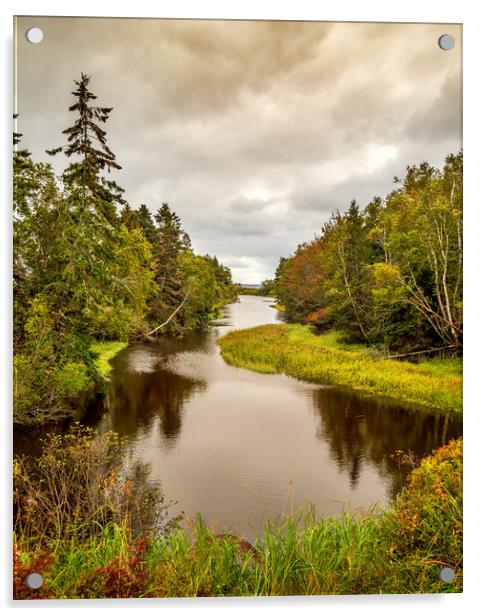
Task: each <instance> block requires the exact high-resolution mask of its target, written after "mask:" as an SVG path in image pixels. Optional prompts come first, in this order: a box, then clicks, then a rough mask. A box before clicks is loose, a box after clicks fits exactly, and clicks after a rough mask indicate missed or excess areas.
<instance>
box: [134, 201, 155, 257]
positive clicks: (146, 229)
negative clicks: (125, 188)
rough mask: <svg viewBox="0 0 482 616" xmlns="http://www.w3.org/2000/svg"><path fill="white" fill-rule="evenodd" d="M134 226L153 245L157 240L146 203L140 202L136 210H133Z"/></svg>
mask: <svg viewBox="0 0 482 616" xmlns="http://www.w3.org/2000/svg"><path fill="white" fill-rule="evenodd" d="M135 217H136V226H138V227H139V229H141V231H142V232H143V233H144V237H145V238H146V239H147V240H148V241H149V242H150V243H151V246H152V247H154V246H155V244H156V240H157V232H156V225H155V224H154V221H153V220H152V215H151V213H150V211H149V208H148V207H147V205H145V204H144V203H142V204H141V205H140V207H139V209H138V210H136V211H135Z"/></svg>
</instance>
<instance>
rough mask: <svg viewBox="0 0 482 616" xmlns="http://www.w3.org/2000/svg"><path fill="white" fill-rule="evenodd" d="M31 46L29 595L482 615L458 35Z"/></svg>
mask: <svg viewBox="0 0 482 616" xmlns="http://www.w3.org/2000/svg"><path fill="white" fill-rule="evenodd" d="M31 28H38V29H40V30H41V33H42V35H43V36H42V37H41V36H40V34H39V33H38V32H35V31H33V40H32V41H31V42H30V41H29V40H28V39H27V38H26V32H27V31H29V29H31ZM15 30H16V41H15V78H16V83H15V93H16V102H15V111H16V117H15V128H14V131H15V132H14V143H15V147H14V154H13V162H14V173H13V179H14V187H13V189H14V193H13V194H14V213H13V216H14V233H15V238H14V241H15V251H14V264H13V272H14V291H15V299H14V301H15V305H14V332H13V335H14V344H15V359H14V367H15V391H14V409H13V413H14V444H15V451H14V455H15V460H14V467H13V469H14V470H13V472H14V484H15V486H14V511H15V513H14V529H13V530H14V547H15V553H14V563H13V566H14V596H15V598H16V599H35V598H44V599H58V598H65V599H67V598H104V597H159V598H162V597H187V596H189V597H192V596H194V597H196V596H232V595H293V594H295V595H309V594H316V595H322V594H366V593H373V594H378V593H444V592H460V591H461V590H462V560H461V558H462V556H461V554H462V552H461V550H462V519H461V501H462V488H461V467H462V462H461V444H462V441H461V437H462V404H461V378H462V377H461V365H462V359H461V358H462V343H461V341H462V329H463V323H462V312H461V305H462V297H461V289H462V267H461V246H462V227H461V216H462V152H461V48H462V31H461V26H460V25H456V24H455V25H454V24H395V23H386V24H385V23H323V22H281V21H272V22H271V21H222V20H219V21H204V20H161V19H114V18H103V19H94V18H72V17H18V18H17V19H16V22H15ZM30 35H32V31H30ZM40 38H41V40H39V39H40ZM394 178H395V180H394Z"/></svg>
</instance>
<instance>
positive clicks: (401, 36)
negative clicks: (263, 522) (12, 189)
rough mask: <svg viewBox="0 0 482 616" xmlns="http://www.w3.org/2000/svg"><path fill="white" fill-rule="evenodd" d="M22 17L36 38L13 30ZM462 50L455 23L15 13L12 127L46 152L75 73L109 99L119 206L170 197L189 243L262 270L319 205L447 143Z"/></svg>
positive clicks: (454, 124)
mask: <svg viewBox="0 0 482 616" xmlns="http://www.w3.org/2000/svg"><path fill="white" fill-rule="evenodd" d="M31 26H38V27H40V28H42V30H43V32H44V40H43V41H42V43H40V44H38V45H31V44H30V43H28V42H27V41H26V40H25V36H24V34H25V31H26V30H27V29H28V28H29V27H31ZM444 33H450V34H452V35H453V36H454V38H455V42H456V44H455V48H454V49H453V50H452V51H448V52H444V51H442V50H440V48H439V47H438V45H437V40H438V37H439V36H440V35H441V34H444ZM460 50H461V28H460V26H457V25H426V24H367V23H323V22H266V21H265V22H261V21H260V22H250V21H230V22H226V21H190V20H172V21H170V20H147V19H111V18H109V19H92V18H29V17H22V18H19V19H18V22H17V101H16V104H17V111H18V112H19V113H20V118H19V121H18V129H19V130H20V132H22V133H23V134H24V140H23V144H24V145H25V146H26V147H28V148H29V149H30V150H31V151H32V152H33V155H34V158H35V159H36V160H45V159H46V158H47V156H46V155H45V153H44V150H45V149H46V148H51V147H54V146H57V145H61V144H62V143H63V142H64V141H63V136H62V135H61V132H62V130H63V129H64V128H66V127H67V126H70V125H71V123H72V117H69V116H72V114H69V112H68V111H67V108H68V106H69V104H71V101H72V97H71V95H70V92H71V90H72V86H73V80H74V79H76V78H78V77H79V76H80V72H81V71H83V72H84V73H87V74H88V75H90V76H91V78H92V80H91V89H92V91H93V92H94V93H95V94H97V95H98V102H99V104H101V105H106V106H112V107H114V111H113V112H112V114H111V119H110V120H109V124H108V126H107V130H108V136H109V143H110V146H111V148H112V150H113V151H114V152H115V153H116V155H117V159H118V162H119V163H120V164H121V165H122V167H123V170H122V172H120V174H119V175H118V176H116V179H117V181H118V182H119V183H120V184H121V185H122V186H123V187H124V188H125V190H126V198H127V199H128V201H129V202H130V204H131V205H132V206H134V207H137V206H138V205H139V204H140V203H146V204H147V205H148V206H149V208H150V209H151V210H152V211H153V212H154V211H155V210H156V209H157V208H158V207H159V205H160V204H161V202H163V201H167V202H169V204H170V205H171V206H172V207H173V209H174V210H175V211H176V212H177V213H178V214H179V215H180V217H181V219H182V221H183V224H184V227H185V229H186V230H187V231H188V233H189V234H190V236H191V239H192V242H193V247H194V249H195V250H196V252H199V253H202V254H204V253H210V254H215V255H217V256H218V257H219V258H220V260H221V261H222V262H223V263H225V264H226V265H228V266H230V267H231V269H232V271H233V276H234V279H235V280H236V281H239V282H244V283H259V282H260V281H261V280H263V279H264V278H268V277H272V276H273V273H274V269H275V268H276V265H277V262H278V259H279V257H280V256H281V255H284V256H287V255H289V254H290V253H292V252H293V250H294V249H295V248H296V246H297V244H298V243H300V242H303V241H305V240H309V239H311V238H312V237H313V235H314V234H315V233H317V232H318V231H319V229H320V227H321V225H322V223H323V222H324V221H325V220H326V219H327V218H328V217H329V215H330V212H331V211H333V210H335V209H340V210H344V209H346V208H347V207H348V205H349V203H350V200H351V199H353V198H356V199H357V201H358V202H359V203H360V204H361V205H365V204H366V203H367V202H368V201H369V200H370V199H371V198H372V197H373V196H374V195H381V196H383V195H385V194H386V193H387V192H388V191H389V190H391V188H392V186H393V184H392V180H393V176H394V175H398V176H401V175H403V173H404V170H405V167H406V165H407V164H412V163H418V162H421V161H423V160H428V161H429V162H430V163H432V164H434V165H441V164H443V159H444V157H445V156H446V154H448V153H449V152H454V151H457V150H459V149H460V147H461V52H460ZM53 161H54V162H55V164H56V169H57V170H58V171H60V170H61V169H62V167H63V165H64V161H62V160H61V159H60V158H55V159H53Z"/></svg>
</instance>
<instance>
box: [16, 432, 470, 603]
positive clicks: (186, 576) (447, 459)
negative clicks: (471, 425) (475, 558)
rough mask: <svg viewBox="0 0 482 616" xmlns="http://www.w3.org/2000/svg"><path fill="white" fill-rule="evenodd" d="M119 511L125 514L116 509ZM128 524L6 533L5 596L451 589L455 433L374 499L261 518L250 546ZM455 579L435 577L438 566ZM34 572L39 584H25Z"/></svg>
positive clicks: (455, 536) (458, 466)
mask: <svg viewBox="0 0 482 616" xmlns="http://www.w3.org/2000/svg"><path fill="white" fill-rule="evenodd" d="M126 520H127V519H126ZM129 528H130V527H129V524H128V523H127V521H126V523H125V524H124V523H109V524H106V525H103V526H99V527H93V530H92V532H91V534H90V535H89V536H87V537H83V538H82V539H81V540H80V539H76V537H75V535H72V534H67V533H66V535H65V536H64V537H62V538H60V540H59V539H58V538H52V539H50V540H45V539H44V540H42V541H38V540H37V539H36V537H34V536H26V535H22V533H21V532H20V533H17V536H16V537H15V570H14V584H15V596H16V597H17V598H40V597H43V598H90V597H179V596H183V597H184V596H191V597H192V596H230V595H293V594H300V595H301V594H355V593H357V594H359V593H365V594H367V593H427V592H460V591H461V589H462V442H461V440H458V441H453V442H451V443H450V444H449V445H447V446H445V447H443V448H440V449H439V450H437V451H436V452H435V453H434V455H432V456H430V457H428V458H425V459H424V460H423V461H422V463H421V465H420V466H419V467H418V468H416V469H415V470H414V471H412V473H411V475H410V478H409V482H408V485H407V486H406V488H405V489H404V491H403V492H402V493H401V495H400V496H399V497H398V499H397V500H396V501H395V503H394V504H393V507H392V508H391V509H389V510H386V511H379V512H377V513H375V512H368V513H366V514H365V515H359V516H357V517H355V516H350V515H345V516H344V517H343V518H342V519H336V518H329V519H323V520H321V521H317V520H316V519H315V516H314V514H313V512H311V513H310V512H309V513H305V515H303V516H300V515H299V516H291V517H289V518H286V519H285V520H284V521H280V522H279V523H274V522H272V523H268V524H267V525H266V528H265V530H264V533H263V534H262V535H261V536H260V537H259V539H258V541H257V542H256V543H255V545H254V546H250V544H248V543H247V542H243V541H242V540H239V539H237V538H236V537H234V536H232V535H223V536H219V535H214V534H213V532H211V531H210V530H209V529H207V528H206V526H205V524H204V523H203V522H202V520H201V519H200V518H198V520H197V521H196V523H195V524H194V527H193V529H192V532H191V531H186V530H182V529H178V530H175V531H173V532H170V533H168V534H166V535H165V536H162V535H160V534H157V535H156V534H153V533H152V532H151V533H150V534H146V533H144V534H143V535H141V536H137V538H133V536H132V532H131V530H129ZM443 566H448V567H452V568H453V569H454V570H455V573H456V577H455V580H454V581H453V582H452V583H450V584H444V583H443V582H441V581H440V580H439V579H438V574H439V572H440V569H441V567H443ZM31 571H38V572H40V573H42V574H43V576H44V580H45V584H44V586H43V587H42V589H41V590H39V591H31V590H28V588H26V587H25V585H24V583H23V580H24V578H25V575H27V574H28V573H29V572H31Z"/></svg>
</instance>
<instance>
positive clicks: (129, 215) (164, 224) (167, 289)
mask: <svg viewBox="0 0 482 616" xmlns="http://www.w3.org/2000/svg"><path fill="white" fill-rule="evenodd" d="M89 81H90V80H89V77H87V76H86V75H84V74H82V75H81V79H80V80H79V81H76V82H75V85H76V87H75V89H74V91H73V92H72V95H73V96H74V99H75V102H74V104H73V105H71V106H70V107H69V110H70V111H71V112H72V113H73V114H74V116H75V119H74V121H73V124H72V126H70V127H69V128H67V129H65V130H64V131H63V133H64V135H66V137H67V143H66V144H65V145H64V146H61V147H59V148H54V149H53V150H49V151H48V153H49V154H50V155H52V156H55V155H58V154H59V153H61V152H62V153H63V154H64V155H65V156H66V157H67V159H68V160H69V164H68V166H67V167H66V169H65V170H64V172H63V174H62V176H61V179H60V181H59V179H57V178H56V177H55V175H54V173H53V170H52V167H51V166H50V165H47V164H44V163H35V162H33V161H32V159H31V156H30V153H29V152H27V151H26V150H19V147H18V146H19V143H20V138H21V134H20V133H18V132H15V133H14V146H15V148H16V150H15V151H14V156H13V163H14V164H13V180H14V186H13V188H14V266H13V274H14V349H15V364H14V367H15V388H14V421H15V423H18V424H26V423H28V424H31V423H43V422H47V421H55V420H59V419H61V418H63V417H64V416H68V415H72V414H73V413H74V411H75V404H76V397H78V395H79V393H81V392H82V391H85V390H87V389H92V388H94V387H97V388H100V389H102V386H103V381H104V379H103V378H102V376H103V375H105V373H106V371H107V366H106V361H107V358H106V357H104V359H102V358H100V359H99V360H98V361H97V362H95V361H94V354H93V352H92V344H95V342H96V341H115V342H116V343H118V342H119V341H122V342H127V341H128V340H129V339H130V338H132V337H137V336H143V335H145V334H146V333H147V332H148V331H149V330H151V328H153V327H154V326H157V325H158V324H160V323H162V322H163V321H166V320H168V326H167V327H166V328H164V329H163V330H162V331H161V332H159V333H164V332H165V331H169V330H170V331H174V332H178V331H182V329H184V328H189V327H200V326H204V325H206V323H207V321H208V320H209V319H210V318H213V317H215V316H217V313H218V310H219V308H220V306H222V305H224V304H225V303H227V302H228V301H233V300H234V299H235V298H236V294H235V289H234V285H233V284H232V280H231V272H230V271H229V269H228V268H226V267H224V266H222V265H221V264H220V263H219V262H218V261H217V259H216V258H213V257H209V256H205V257H200V256H196V255H194V253H193V251H192V249H191V244H190V239H189V236H188V235H187V233H186V232H185V231H184V230H183V228H182V225H181V220H180V218H179V216H177V214H176V213H175V212H173V211H172V210H171V209H170V207H169V206H168V204H167V203H163V204H162V206H161V207H160V208H159V210H158V211H157V213H156V215H155V217H154V220H153V218H152V216H151V214H150V212H149V209H148V208H147V206H146V205H144V204H143V205H141V206H140V207H139V208H138V209H137V210H136V209H133V208H131V207H130V205H129V204H128V203H127V202H126V201H125V200H124V199H123V197H122V193H123V190H122V189H121V188H120V187H119V186H118V185H117V184H116V183H115V182H114V181H112V180H111V179H110V178H109V173H110V172H111V171H120V170H121V167H120V165H119V164H118V163H117V161H116V157H115V154H114V153H113V152H112V151H111V149H110V148H109V145H108V143H107V132H106V130H105V128H104V125H105V124H106V123H107V121H108V119H109V116H110V113H111V111H112V109H111V108H109V107H102V106H97V105H95V104H94V101H95V99H96V96H95V95H94V94H93V93H92V92H91V91H90V90H89ZM121 206H122V209H121V211H120V212H119V213H118V211H117V208H118V207H121ZM184 300H185V301H184ZM181 304H182V310H180V309H179V308H180V306H181ZM173 313H174V318H172V315H173Z"/></svg>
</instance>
